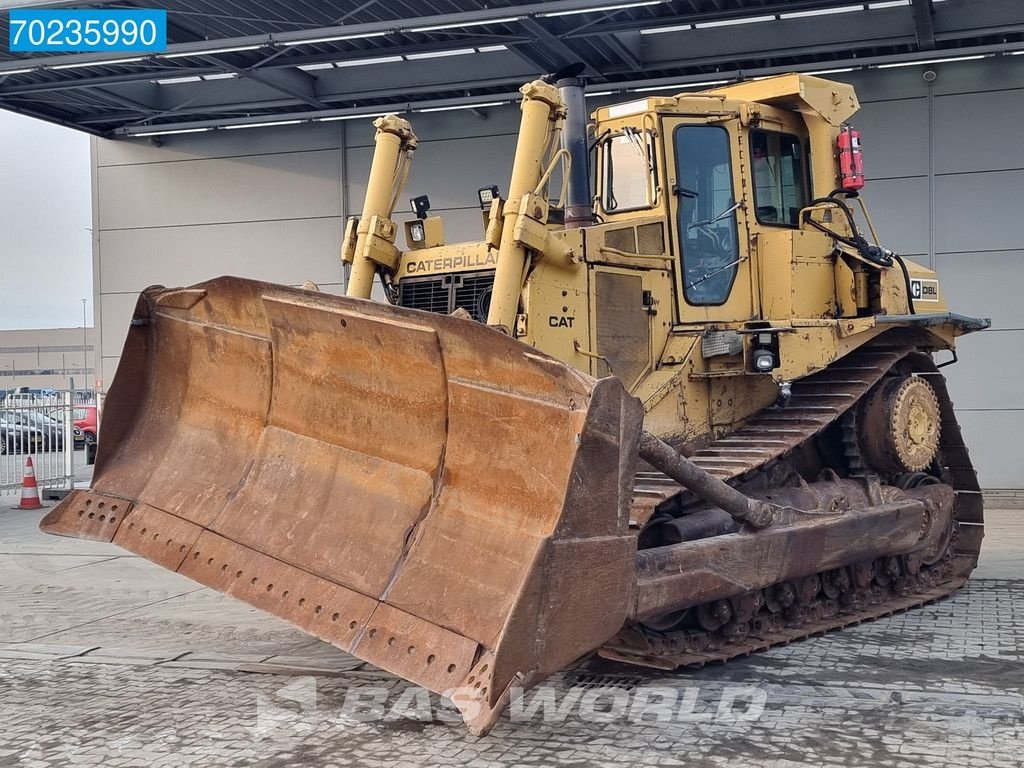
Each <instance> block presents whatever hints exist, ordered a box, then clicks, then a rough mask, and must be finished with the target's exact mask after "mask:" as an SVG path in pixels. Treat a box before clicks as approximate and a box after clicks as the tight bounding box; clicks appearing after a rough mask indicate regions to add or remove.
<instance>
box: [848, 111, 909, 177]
mask: <svg viewBox="0 0 1024 768" xmlns="http://www.w3.org/2000/svg"><path fill="white" fill-rule="evenodd" d="M852 122H853V124H854V125H855V126H856V127H857V128H858V129H859V130H860V132H861V138H862V141H863V147H864V173H865V175H866V176H867V178H868V182H869V185H870V186H869V187H868V189H869V190H870V189H872V188H873V187H874V182H875V180H877V179H892V178H899V177H903V176H925V175H927V173H928V102H927V100H925V99H923V98H920V99H906V100H903V101H884V102H874V103H868V104H864V105H863V106H862V107H861V110H860V111H859V112H858V113H857V114H856V115H854V117H853V118H852Z"/></svg>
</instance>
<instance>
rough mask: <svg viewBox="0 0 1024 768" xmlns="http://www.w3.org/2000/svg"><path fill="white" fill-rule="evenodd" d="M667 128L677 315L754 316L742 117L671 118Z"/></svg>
mask: <svg viewBox="0 0 1024 768" xmlns="http://www.w3.org/2000/svg"><path fill="white" fill-rule="evenodd" d="M665 133H666V137H667V146H666V157H667V159H668V160H669V162H668V163H667V168H668V174H669V179H668V181H669V190H670V191H671V200H670V201H669V208H670V213H671V219H672V225H671V226H670V230H671V232H672V235H673V244H674V246H675V257H676V259H678V269H677V270H676V280H677V285H676V290H677V295H678V297H679V299H678V301H679V305H678V312H679V319H680V321H681V322H683V323H691V322H730V321H744V320H750V319H751V318H754V317H756V316H757V307H756V303H755V292H754V290H753V288H754V275H753V273H752V265H751V259H750V258H749V251H750V248H749V245H748V243H749V240H748V228H747V220H746V209H747V206H746V201H745V194H746V187H745V185H743V184H742V183H741V182H740V179H741V177H740V173H739V170H740V169H742V168H743V167H744V157H743V151H742V145H741V142H740V141H739V140H738V137H739V136H740V128H739V121H738V120H735V119H732V120H723V121H720V122H699V123H698V122H692V121H691V122H686V121H683V120H674V121H673V120H666V132H665Z"/></svg>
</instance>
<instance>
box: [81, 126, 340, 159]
mask: <svg viewBox="0 0 1024 768" xmlns="http://www.w3.org/2000/svg"><path fill="white" fill-rule="evenodd" d="M341 131H342V128H341V126H340V125H339V124H338V123H307V124H305V125H296V126H284V127H281V128H275V129H273V130H266V129H262V128H246V129H241V130H235V131H212V132H208V133H185V134H177V135H173V134H172V135H170V136H161V137H160V139H159V141H160V146H154V145H153V144H151V143H150V142H149V140H148V139H135V140H132V141H97V142H95V144H94V146H95V147H96V154H97V163H98V164H99V165H101V166H103V165H136V164H139V163H170V162H178V161H182V160H205V159H209V158H212V157H241V156H245V155H272V154H277V153H280V152H298V151H302V150H311V149H338V148H340V147H341Z"/></svg>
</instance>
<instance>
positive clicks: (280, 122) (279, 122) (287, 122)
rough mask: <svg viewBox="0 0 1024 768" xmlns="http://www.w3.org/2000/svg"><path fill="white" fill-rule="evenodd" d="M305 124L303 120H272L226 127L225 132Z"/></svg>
mask: <svg viewBox="0 0 1024 768" xmlns="http://www.w3.org/2000/svg"><path fill="white" fill-rule="evenodd" d="M301 122H304V121H302V120H271V121H269V122H266V123H237V124H235V125H225V126H223V127H224V130H226V131H233V130H235V129H236V128H269V127H271V126H273V125H295V124H297V123H301Z"/></svg>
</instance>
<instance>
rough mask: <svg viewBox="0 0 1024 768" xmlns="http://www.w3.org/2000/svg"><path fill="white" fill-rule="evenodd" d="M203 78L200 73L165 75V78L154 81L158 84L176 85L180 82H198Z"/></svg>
mask: <svg viewBox="0 0 1024 768" xmlns="http://www.w3.org/2000/svg"><path fill="white" fill-rule="evenodd" d="M202 79H203V78H201V77H200V76H199V75H189V76H188V77H165V78H164V79H163V80H154V81H153V82H154V83H156V84H157V85H176V84H178V83H198V82H199V81H200V80H202Z"/></svg>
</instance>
